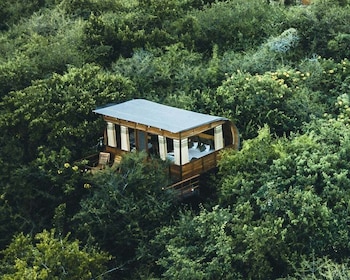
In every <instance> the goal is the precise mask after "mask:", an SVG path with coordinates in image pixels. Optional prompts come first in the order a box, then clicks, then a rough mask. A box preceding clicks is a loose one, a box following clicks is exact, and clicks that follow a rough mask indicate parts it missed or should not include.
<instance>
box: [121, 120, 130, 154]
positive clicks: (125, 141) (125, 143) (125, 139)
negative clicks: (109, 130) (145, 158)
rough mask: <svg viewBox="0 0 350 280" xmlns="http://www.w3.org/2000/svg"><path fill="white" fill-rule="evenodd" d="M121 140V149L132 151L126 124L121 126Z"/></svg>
mask: <svg viewBox="0 0 350 280" xmlns="http://www.w3.org/2000/svg"><path fill="white" fill-rule="evenodd" d="M120 140H121V141H120V142H121V149H122V150H123V151H130V138H129V129H128V128H127V127H126V126H122V125H121V126H120Z"/></svg>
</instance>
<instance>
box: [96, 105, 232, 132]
mask: <svg viewBox="0 0 350 280" xmlns="http://www.w3.org/2000/svg"><path fill="white" fill-rule="evenodd" d="M94 112H95V113H97V114H101V115H103V116H104V118H105V120H107V121H111V122H115V123H118V124H120V125H124V126H127V127H132V128H135V129H139V130H143V131H149V132H151V133H155V134H158V135H166V136H168V137H174V138H178V137H179V138H182V137H189V136H191V135H195V134H196V133H197V132H198V131H199V130H202V131H205V130H206V129H210V128H212V127H215V126H217V125H219V124H222V123H224V122H226V121H228V119H226V118H223V117H217V116H212V115H206V114H202V113H197V112H192V111H188V110H184V109H179V108H176V107H171V106H167V105H162V104H159V103H156V102H152V101H148V100H145V99H133V100H130V101H126V102H123V103H120V104H112V105H108V106H105V107H101V108H97V109H96V110H94ZM166 132H167V133H166ZM179 135H182V137H180V136H179Z"/></svg>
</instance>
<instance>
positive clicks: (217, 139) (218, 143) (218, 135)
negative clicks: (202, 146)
mask: <svg viewBox="0 0 350 280" xmlns="http://www.w3.org/2000/svg"><path fill="white" fill-rule="evenodd" d="M214 146H215V151H217V150H220V149H222V148H223V147H224V135H223V133H222V125H218V126H216V127H215V128H214Z"/></svg>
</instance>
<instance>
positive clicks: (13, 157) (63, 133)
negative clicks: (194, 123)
mask: <svg viewBox="0 0 350 280" xmlns="http://www.w3.org/2000/svg"><path fill="white" fill-rule="evenodd" d="M270 2H271V3H270ZM275 2H276V1H266V0H249V1H245V0H230V1H220V0H216V1H214V0H103V1H101V0H35V1H34V0H31V1H29V0H25V1H18V0H10V1H5V0H0V53H1V56H0V110H1V115H0V130H1V135H0V145H1V149H0V164H1V169H0V250H1V258H0V259H1V260H0V274H1V275H3V279H160V278H165V279H180V278H183V279H349V277H350V223H349V215H350V127H349V126H350V61H349V60H348V57H349V55H350V1H349V0H314V1H312V4H311V5H308V6H304V5H301V4H300V3H299V1H285V3H284V5H281V4H278V3H275ZM277 2H278V1H277ZM132 98H146V99H149V100H153V101H157V102H160V103H163V104H168V105H172V106H177V107H181V108H185V109H190V110H194V111H197V112H203V113H208V114H215V115H220V116H225V117H228V118H230V119H231V120H232V121H234V123H235V124H236V125H237V127H238V128H239V131H240V133H241V140H242V141H241V149H240V150H239V151H225V152H224V153H223V156H222V160H221V161H220V163H219V170H218V172H217V173H214V174H210V175H208V176H207V177H206V179H207V180H206V182H205V190H203V195H202V196H201V197H199V202H198V201H196V203H194V202H193V201H191V203H189V202H188V201H177V200H176V199H174V196H173V194H171V193H168V192H165V191H162V190H161V189H162V187H164V186H166V185H167V177H166V174H165V173H164V172H163V170H165V169H166V165H165V164H166V163H164V162H162V161H160V160H158V159H153V160H152V161H147V160H145V159H146V155H145V154H143V153H138V154H131V155H129V156H127V157H125V158H124V159H123V161H122V163H121V165H120V166H119V168H118V172H116V170H114V169H106V170H105V171H103V172H101V173H100V174H99V175H95V176H91V174H88V173H84V172H81V171H80V170H81V164H83V163H82V162H79V161H77V160H78V159H81V158H83V157H84V156H86V155H88V154H91V153H92V152H95V151H96V144H97V141H98V139H99V137H101V136H102V134H103V129H104V123H103V121H102V120H101V119H100V118H99V117H98V116H96V115H94V114H93V113H92V110H93V109H94V108H96V107H97V106H99V105H103V104H107V103H112V102H114V103H119V102H123V101H126V100H130V99H132Z"/></svg>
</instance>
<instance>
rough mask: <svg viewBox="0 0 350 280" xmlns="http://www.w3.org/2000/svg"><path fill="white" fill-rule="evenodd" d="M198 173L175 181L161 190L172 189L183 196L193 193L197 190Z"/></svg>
mask: <svg viewBox="0 0 350 280" xmlns="http://www.w3.org/2000/svg"><path fill="white" fill-rule="evenodd" d="M199 176H200V175H199V174H198V175H195V176H192V177H190V178H187V179H184V180H182V181H179V182H176V183H175V184H172V185H170V186H168V187H165V188H163V190H169V189H172V190H174V191H175V192H176V193H177V194H178V196H179V197H181V198H184V197H187V196H191V195H193V194H195V193H196V192H197V191H198V190H199Z"/></svg>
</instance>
